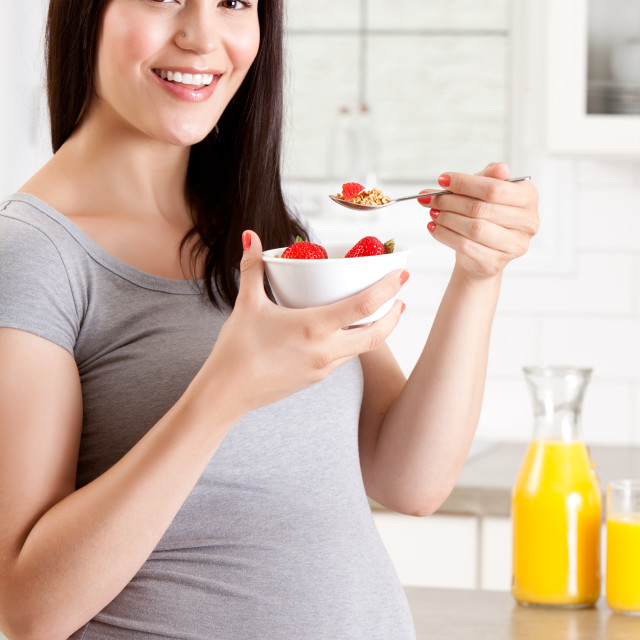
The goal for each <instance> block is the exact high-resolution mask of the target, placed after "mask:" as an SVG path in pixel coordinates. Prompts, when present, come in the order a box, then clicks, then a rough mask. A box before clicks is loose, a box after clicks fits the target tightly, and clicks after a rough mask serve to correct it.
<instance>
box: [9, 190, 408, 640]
mask: <svg viewBox="0 0 640 640" xmlns="http://www.w3.org/2000/svg"><path fill="white" fill-rule="evenodd" d="M228 315H229V310H226V311H222V312H221V311H218V310H216V309H215V308H214V307H213V306H212V305H211V304H210V303H209V302H208V300H207V298H206V295H205V294H204V293H203V290H202V287H201V282H198V281H186V280H172V279H168V278H162V277H159V276H155V275H151V274H147V273H144V272H142V271H140V270H138V269H135V268H133V267H131V266H130V265H127V264H125V263H123V262H121V261H119V260H117V259H115V258H114V257H113V256H111V255H110V254H108V253H107V252H106V251H104V250H103V249H102V248H101V247H100V246H98V245H97V244H96V243H95V242H93V241H92V240H91V239H90V238H88V237H87V236H86V235H85V234H84V233H82V231H81V230H80V229H79V228H78V227H76V226H75V225H74V224H73V223H72V222H71V221H70V220H68V219H67V218H65V217H64V216H63V215H62V214H61V213H59V212H57V211H55V210H54V209H52V208H51V207H49V206H47V205H46V204H44V203H43V202H41V201H40V200H38V199H37V198H35V197H33V196H30V195H27V194H14V195H12V196H10V197H9V198H8V199H7V200H5V201H4V202H2V203H0V326H5V327H14V328H18V329H22V330H25V331H29V332H32V333H35V334H37V335H40V336H42V337H44V338H46V339H48V340H51V341H53V342H55V343H57V344H58V345H60V346H62V347H64V348H65V349H67V350H68V351H69V352H71V353H72V354H73V356H74V357H75V360H76V363H77V365H78V370H79V372H80V379H81V382H82V396H83V403H84V422H83V432H82V440H81V446H80V453H79V459H78V471H77V485H78V486H79V487H80V486H83V485H85V484H87V483H88V482H91V481H92V480H93V479H94V478H96V477H97V476H99V475H100V474H101V473H103V472H104V471H105V470H106V469H108V468H109V467H110V466H111V465H113V464H114V463H115V462H116V461H117V460H119V459H120V458H121V457H122V456H123V455H124V454H125V453H126V452H127V451H128V450H129V449H130V448H131V447H132V446H133V445H134V444H135V443H136V442H137V441H138V440H139V439H140V438H141V437H142V436H143V435H144V433H145V432H146V431H147V430H148V429H149V428H150V427H152V426H153V425H154V424H155V422H156V421H157V420H158V419H159V418H160V417H161V416H162V415H163V414H164V413H166V412H167V410H168V409H169V408H170V407H171V406H172V405H173V404H174V403H175V401H176V400H177V399H178V398H179V397H180V395H181V394H182V393H183V391H184V390H185V389H186V387H187V386H188V384H189V382H190V381H191V380H192V378H193V377H194V375H195V374H196V372H197V371H198V370H199V368H200V367H201V366H202V364H203V363H204V361H205V359H206V358H207V356H208V354H209V353H210V351H211V349H212V347H213V344H214V342H215V340H216V337H217V335H218V333H219V331H220V328H221V327H222V324H223V323H224V321H225V319H226V318H227V317H228ZM361 399H362V370H361V368H360V365H359V361H358V360H357V359H356V360H354V361H351V362H350V363H348V364H346V365H344V366H342V367H340V368H339V369H337V370H336V371H335V372H333V373H332V374H331V375H330V376H328V377H327V378H326V379H325V380H323V381H322V382H320V383H319V384H316V385H314V386H312V387H311V388H309V389H306V390H304V391H301V392H299V393H296V394H294V395H292V396H290V397H289V398H287V399H285V400H282V401H280V402H278V403H275V404H273V405H270V406H268V407H265V408H263V409H259V410H256V411H253V412H251V413H249V414H247V415H246V416H244V417H243V418H242V419H241V420H240V421H239V422H238V423H237V424H236V425H234V427H233V428H232V429H231V430H230V431H229V433H228V434H227V436H226V437H225V439H224V440H223V442H222V444H221V446H220V448H219V449H218V451H217V452H216V453H215V455H214V456H213V458H212V459H211V461H210V463H209V465H208V466H207V468H206V470H205V471H204V473H203V474H202V476H201V477H200V479H199V481H198V483H197V485H196V486H195V488H194V489H193V491H192V492H191V494H190V495H189V497H188V498H187V500H186V501H185V503H184V505H183V507H182V508H181V509H180V511H179V513H178V514H177V516H176V518H175V520H174V521H173V522H172V524H171V525H170V527H169V528H168V530H167V531H166V533H165V535H164V536H163V537H162V539H161V541H160V543H159V544H158V546H157V547H156V549H155V550H154V551H153V552H152V554H151V556H150V557H149V559H148V560H147V562H146V563H145V564H144V566H143V567H142V568H141V569H140V571H139V572H138V574H137V575H136V576H135V577H134V579H133V580H132V581H131V582H130V583H129V584H128V585H127V587H126V588H125V589H124V590H123V591H122V593H121V594H120V595H119V596H118V597H116V598H115V600H113V602H111V603H110V604H109V605H108V606H106V607H105V608H104V610H103V611H102V612H101V613H100V614H99V615H97V616H96V617H95V618H94V619H93V620H92V621H91V622H89V623H88V624H87V625H85V626H84V627H82V628H81V629H80V630H78V631H77V632H76V633H75V634H74V635H73V636H72V638H73V639H75V640H106V639H125V638H126V639H127V640H143V639H144V640H147V639H149V638H180V639H184V640H272V639H273V640H302V639H307V638H308V639H313V640H410V639H412V638H414V637H415V634H414V630H413V623H412V620H411V616H410V612H409V609H408V606H407V602H406V599H405V597H404V593H403V590H402V587H401V585H400V583H399V581H398V579H397V576H396V574H395V571H394V569H393V567H392V565H391V562H390V560H389V557H388V555H387V553H386V551H385V549H384V547H383V545H382V542H381V540H380V538H379V536H378V533H377V530H376V528H375V525H374V522H373V519H372V516H371V512H370V509H369V506H368V502H367V498H366V495H365V491H364V487H363V482H362V476H361V472H360V466H359V459H358V439H357V430H358V415H359V411H360V403H361ZM215 409H216V399H215V398H211V410H212V411H215ZM44 426H45V425H43V427H44ZM95 580H96V581H99V580H100V576H99V575H97V576H95ZM87 588H91V587H90V585H87Z"/></svg>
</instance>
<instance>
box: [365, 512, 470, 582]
mask: <svg viewBox="0 0 640 640" xmlns="http://www.w3.org/2000/svg"><path fill="white" fill-rule="evenodd" d="M374 520H375V523H376V526H377V527H378V531H379V532H380V536H381V537H382V540H383V542H384V544H385V546H386V548H387V551H388V552H389V555H390V557H391V560H392V562H393V564H394V566H395V568H396V571H397V572H398V576H399V577H400V582H402V584H403V585H404V586H411V587H451V588H460V589H473V588H475V587H476V575H477V562H478V555H477V537H478V521H477V519H476V518H474V517H467V516H444V515H442V516H440V515H433V516H428V517H425V518H416V517H412V516H405V515H401V514H398V513H391V512H387V511H376V512H374Z"/></svg>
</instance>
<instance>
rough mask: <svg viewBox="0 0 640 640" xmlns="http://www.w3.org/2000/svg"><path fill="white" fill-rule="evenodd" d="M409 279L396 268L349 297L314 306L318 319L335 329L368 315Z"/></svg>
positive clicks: (328, 327) (393, 294) (397, 291)
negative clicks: (321, 305) (322, 305)
mask: <svg viewBox="0 0 640 640" xmlns="http://www.w3.org/2000/svg"><path fill="white" fill-rule="evenodd" d="M408 279H409V273H408V272H407V271H404V270H402V269H396V270H395V271H392V272H391V273H389V274H387V275H386V276H385V277H384V278H382V279H380V280H379V281H378V282H376V283H375V284H373V285H371V286H370V287H368V288H367V289H365V290H364V291H361V292H360V293H357V294H356V295H354V296H351V297H350V298H346V299H345V300H340V301H339V302H334V303H333V304H329V305H326V306H324V307H316V308H315V312H316V314H317V317H318V321H319V322H320V323H321V324H322V325H323V326H324V327H326V328H327V329H328V330H337V329H341V328H342V327H346V326H349V325H351V324H354V323H355V322H357V321H358V320H362V319H363V318H366V317H368V316H370V315H371V314H372V313H374V312H375V311H376V310H377V309H379V308H380V307H381V306H382V305H383V304H384V303H385V302H387V300H390V299H391V298H393V296H395V295H397V294H398V293H399V291H400V289H401V288H402V286H403V285H404V283H405V282H406V281H407V280H408Z"/></svg>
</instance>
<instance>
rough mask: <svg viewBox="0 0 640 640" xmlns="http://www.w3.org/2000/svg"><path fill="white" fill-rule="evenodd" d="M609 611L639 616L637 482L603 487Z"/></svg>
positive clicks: (639, 502) (639, 495) (639, 498)
mask: <svg viewBox="0 0 640 640" xmlns="http://www.w3.org/2000/svg"><path fill="white" fill-rule="evenodd" d="M606 574H607V575H606V592H607V603H608V605H609V607H610V608H611V609H612V610H613V611H615V612H617V613H626V614H632V615H640V480H618V481H616V482H611V483H609V485H608V487H607V570H606Z"/></svg>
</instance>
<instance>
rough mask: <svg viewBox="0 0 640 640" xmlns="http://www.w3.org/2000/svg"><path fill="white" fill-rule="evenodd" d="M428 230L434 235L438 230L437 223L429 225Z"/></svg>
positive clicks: (432, 222)
mask: <svg viewBox="0 0 640 640" xmlns="http://www.w3.org/2000/svg"><path fill="white" fill-rule="evenodd" d="M427 229H429V231H431V233H433V232H434V231H435V230H436V223H435V222H434V221H433V220H432V221H431V222H430V223H429V224H428V225H427Z"/></svg>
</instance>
